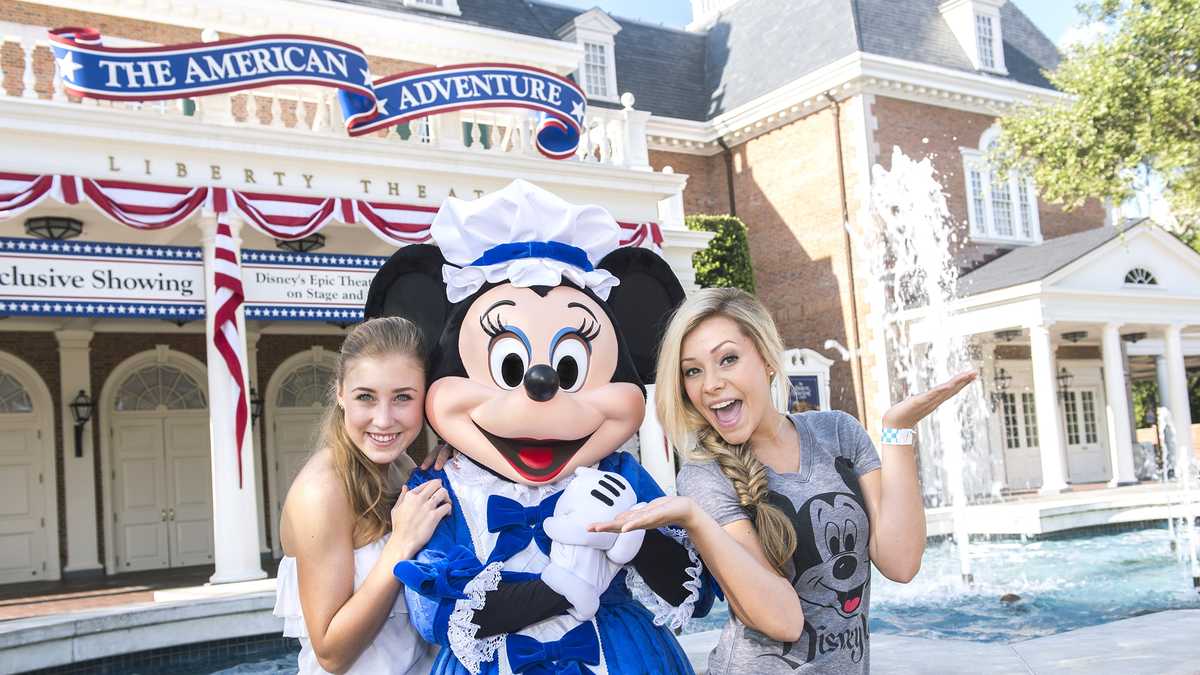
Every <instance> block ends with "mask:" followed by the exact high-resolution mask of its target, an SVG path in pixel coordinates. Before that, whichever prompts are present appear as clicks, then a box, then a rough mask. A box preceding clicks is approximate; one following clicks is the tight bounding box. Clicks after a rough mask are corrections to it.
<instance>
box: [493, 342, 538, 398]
mask: <svg viewBox="0 0 1200 675" xmlns="http://www.w3.org/2000/svg"><path fill="white" fill-rule="evenodd" d="M528 359H529V356H528V354H526V352H525V345H524V344H523V343H522V342H521V341H520V340H518V339H517V338H515V337H511V336H505V337H501V338H498V339H496V340H493V341H492V346H491V353H490V354H489V355H488V366H489V367H490V368H491V371H492V380H494V381H495V382H496V385H497V386H499V387H503V388H504V389H516V388H517V387H519V386H521V381H522V379H524V377H525V371H526V370H527V368H528Z"/></svg>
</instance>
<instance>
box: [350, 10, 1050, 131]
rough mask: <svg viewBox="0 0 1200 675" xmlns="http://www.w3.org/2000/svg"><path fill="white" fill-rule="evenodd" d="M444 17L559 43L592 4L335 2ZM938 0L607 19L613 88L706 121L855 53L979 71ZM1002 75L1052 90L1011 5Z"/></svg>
mask: <svg viewBox="0 0 1200 675" xmlns="http://www.w3.org/2000/svg"><path fill="white" fill-rule="evenodd" d="M341 1H342V2H346V3H348V4H354V5H362V6H367V7H374V8H378V9H386V10H390V11H395V12H402V13H411V14H418V15H423V16H428V17H431V18H437V19H441V20H445V21H451V22H458V23H465V24H470V25H475V26H482V27H487V28H494V29H498V30H503V31H508V32H512V33H518V34H521V35H530V36H533V37H539V38H545V39H550V40H554V39H558V35H557V31H558V29H560V28H561V27H562V26H563V25H564V24H566V23H568V22H570V21H572V20H573V19H574V18H575V17H577V16H579V15H581V14H584V13H586V12H587V11H590V10H579V9H576V8H573V7H564V6H562V5H557V4H554V3H552V2H544V1H541V0H538V1H531V0H458V7H459V10H460V11H461V16H457V17H456V16H448V15H445V14H441V13H437V12H430V11H427V10H421V9H419V8H417V7H405V6H403V5H401V4H400V3H399V2H396V0H341ZM941 1H942V0H786V1H785V2H781V1H780V0H741V1H740V2H737V3H735V4H733V5H732V6H731V7H729V9H727V10H725V12H723V13H722V14H721V15H720V16H719V17H718V18H717V19H716V21H715V23H714V24H713V25H712V26H711V27H710V28H709V29H707V31H705V32H702V33H693V32H688V31H682V30H677V29H674V28H667V27H664V26H657V25H651V24H647V23H642V22H640V21H633V20H630V19H623V18H621V17H615V16H614V17H612V18H613V19H614V20H615V21H616V22H617V23H618V24H619V25H620V26H621V32H619V33H617V35H616V42H615V47H616V67H617V90H618V91H619V92H621V93H624V92H626V91H629V92H632V93H633V94H634V96H636V97H637V104H636V106H637V108H638V109H640V110H647V111H649V112H652V113H654V114H655V115H660V116H665V117H675V118H680V119H687V120H695V121H705V120H709V119H712V118H713V117H715V116H717V115H720V114H721V113H724V112H728V111H730V110H733V109H735V108H737V107H738V106H741V105H743V104H745V103H748V102H750V101H752V100H754V99H755V98H758V97H759V96H762V95H764V94H767V93H770V92H772V91H774V90H776V89H778V88H780V87H782V86H783V85H785V84H787V83H789V82H792V81H793V80H796V79H798V78H800V77H802V76H804V75H806V74H808V73H810V72H813V71H815V70H817V69H818V68H821V67H822V66H824V65H827V64H829V63H833V62H834V61H836V60H838V59H840V58H842V57H845V56H847V55H849V54H853V53H854V52H856V51H862V52H865V53H868V54H877V55H880V56H888V57H893V58H898V59H905V60H909V61H914V62H917V63H924V64H928V65H934V66H940V67H944V68H952V69H955V70H963V71H967V72H972V73H973V72H976V71H975V69H974V67H973V66H972V65H971V61H970V59H969V58H968V56H967V54H965V53H964V52H963V50H962V47H961V46H959V43H958V41H957V40H955V38H954V35H953V33H952V32H951V30H950V26H949V25H948V24H947V23H946V21H945V19H944V18H943V17H942V16H941V13H940V12H939V10H938V6H939V4H941ZM1000 16H1001V21H1002V26H1003V29H1002V34H1003V39H1004V60H1005V65H1006V67H1007V69H1008V73H1009V74H1008V75H1007V76H1001V75H992V74H989V75H988V77H996V78H1001V79H1008V80H1012V81H1016V82H1020V83H1023V84H1029V85H1033V86H1038V87H1049V86H1050V85H1049V83H1048V82H1047V81H1046V79H1045V77H1044V76H1043V75H1042V71H1043V70H1053V69H1054V68H1055V67H1057V66H1058V63H1059V60H1060V58H1061V57H1060V56H1059V53H1058V51H1057V49H1056V48H1055V46H1054V43H1053V42H1051V41H1050V40H1049V38H1047V37H1046V36H1045V35H1044V34H1042V32H1041V31H1039V30H1038V29H1037V27H1036V26H1034V25H1033V23H1032V22H1031V21H1030V20H1029V19H1028V17H1026V16H1025V15H1024V14H1022V13H1021V10H1020V9H1018V8H1017V7H1016V6H1015V5H1014V4H1013V3H1012V2H1008V3H1007V4H1005V5H1004V6H1003V7H1002V8H1001V10H1000Z"/></svg>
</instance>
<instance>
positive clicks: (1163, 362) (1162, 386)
mask: <svg viewBox="0 0 1200 675" xmlns="http://www.w3.org/2000/svg"><path fill="white" fill-rule="evenodd" d="M1154 379H1155V384H1157V385H1158V405H1160V406H1164V407H1165V406H1166V405H1167V401H1168V400H1169V399H1170V398H1171V397H1170V396H1168V392H1170V391H1171V387H1170V386H1169V385H1168V381H1169V380H1168V379H1167V358H1166V357H1165V356H1163V355H1162V354H1159V355H1158V356H1155V357H1154ZM1155 412H1157V411H1155Z"/></svg>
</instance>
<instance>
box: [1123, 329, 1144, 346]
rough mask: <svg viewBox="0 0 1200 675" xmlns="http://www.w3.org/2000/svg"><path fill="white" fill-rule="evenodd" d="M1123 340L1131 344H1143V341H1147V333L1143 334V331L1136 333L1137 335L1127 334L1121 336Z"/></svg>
mask: <svg viewBox="0 0 1200 675" xmlns="http://www.w3.org/2000/svg"><path fill="white" fill-rule="evenodd" d="M1121 339H1122V340H1124V341H1126V342H1128V343H1130V344H1137V343H1139V342H1141V341H1142V340H1145V339H1146V333H1144V332H1141V331H1139V332H1136V333H1126V334H1124V335H1122V336H1121Z"/></svg>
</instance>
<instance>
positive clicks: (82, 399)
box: [71, 389, 94, 457]
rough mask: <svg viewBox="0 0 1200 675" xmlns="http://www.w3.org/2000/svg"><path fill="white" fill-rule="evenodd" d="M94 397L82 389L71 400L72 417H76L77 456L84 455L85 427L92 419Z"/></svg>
mask: <svg viewBox="0 0 1200 675" xmlns="http://www.w3.org/2000/svg"><path fill="white" fill-rule="evenodd" d="M93 408H94V406H93V404H92V397H90V396H88V395H87V393H86V392H85V391H84V390H82V389H80V390H79V393H78V394H76V395H75V398H74V399H73V400H72V401H71V417H73V418H75V456H76V457H83V427H84V425H86V424H87V423H88V421H89V420H91V419H92V409H93Z"/></svg>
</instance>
